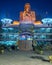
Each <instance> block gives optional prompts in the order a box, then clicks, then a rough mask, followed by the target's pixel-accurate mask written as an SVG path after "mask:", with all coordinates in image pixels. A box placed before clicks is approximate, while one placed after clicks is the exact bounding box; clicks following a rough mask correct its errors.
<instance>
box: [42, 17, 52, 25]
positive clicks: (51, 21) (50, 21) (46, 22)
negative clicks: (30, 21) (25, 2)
mask: <svg viewBox="0 0 52 65" xmlns="http://www.w3.org/2000/svg"><path fill="white" fill-rule="evenodd" d="M42 22H43V23H45V24H52V18H44V19H42Z"/></svg>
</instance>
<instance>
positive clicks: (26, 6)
mask: <svg viewBox="0 0 52 65" xmlns="http://www.w3.org/2000/svg"><path fill="white" fill-rule="evenodd" d="M25 11H27V12H29V11H30V4H29V3H27V4H25Z"/></svg>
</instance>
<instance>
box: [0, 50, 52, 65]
mask: <svg viewBox="0 0 52 65" xmlns="http://www.w3.org/2000/svg"><path fill="white" fill-rule="evenodd" d="M31 56H41V57H45V58H46V59H47V58H48V56H47V55H37V54H35V53H34V52H32V51H12V52H5V53H4V54H2V55H1V54H0V65H52V63H49V62H44V61H42V60H41V59H36V58H35V59H32V58H31Z"/></svg>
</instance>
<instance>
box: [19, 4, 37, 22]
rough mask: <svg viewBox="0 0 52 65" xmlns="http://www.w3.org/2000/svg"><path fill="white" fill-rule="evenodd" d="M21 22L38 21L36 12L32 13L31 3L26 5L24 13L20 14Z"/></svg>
mask: <svg viewBox="0 0 52 65" xmlns="http://www.w3.org/2000/svg"><path fill="white" fill-rule="evenodd" d="M20 21H22V22H35V21H36V16H35V12H34V11H31V6H30V4H29V3H26V4H25V7H24V11H23V12H20Z"/></svg>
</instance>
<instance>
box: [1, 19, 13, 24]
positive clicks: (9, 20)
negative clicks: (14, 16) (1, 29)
mask: <svg viewBox="0 0 52 65" xmlns="http://www.w3.org/2000/svg"><path fill="white" fill-rule="evenodd" d="M1 21H2V22H3V23H11V22H12V20H11V19H8V18H3V19H1Z"/></svg>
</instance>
